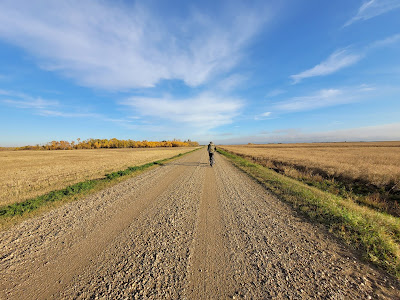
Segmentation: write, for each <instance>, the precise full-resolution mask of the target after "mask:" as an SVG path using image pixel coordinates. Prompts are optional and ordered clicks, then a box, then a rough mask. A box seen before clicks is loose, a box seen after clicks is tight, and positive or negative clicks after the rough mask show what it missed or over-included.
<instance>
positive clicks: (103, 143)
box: [16, 138, 199, 150]
mask: <svg viewBox="0 0 400 300" xmlns="http://www.w3.org/2000/svg"><path fill="white" fill-rule="evenodd" d="M197 146H199V143H198V142H192V141H191V140H187V141H183V142H182V141H181V140H177V139H174V140H172V141H161V142H154V141H146V140H144V141H133V140H118V139H116V138H113V139H87V140H84V141H81V140H80V139H77V141H72V142H69V141H51V142H49V143H47V144H44V145H39V144H37V145H35V146H23V147H18V148H16V149H17V150H73V149H101V148H155V147H197Z"/></svg>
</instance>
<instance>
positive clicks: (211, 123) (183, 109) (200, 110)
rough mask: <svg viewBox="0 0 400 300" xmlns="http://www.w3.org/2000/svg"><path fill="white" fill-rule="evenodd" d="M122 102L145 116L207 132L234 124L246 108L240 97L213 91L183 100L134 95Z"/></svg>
mask: <svg viewBox="0 0 400 300" xmlns="http://www.w3.org/2000/svg"><path fill="white" fill-rule="evenodd" d="M120 104H121V105H125V106H129V107H131V108H132V111H134V112H135V113H136V114H139V115H141V116H143V117H150V118H152V119H153V120H161V121H162V120H164V121H165V120H167V121H170V122H173V123H178V124H179V123H180V124H183V126H186V127H190V128H193V127H195V128H200V129H203V130H205V131H206V130H209V129H212V128H215V127H218V126H221V125H225V124H230V123H232V121H233V119H234V118H235V117H236V116H237V115H238V114H239V111H240V109H241V108H242V107H243V103H242V101H241V100H239V99H229V98H219V97H218V96H215V95H211V94H201V95H199V96H195V97H192V98H187V99H183V100H175V99H171V98H168V97H165V98H143V97H131V98H129V99H126V100H124V101H121V102H120ZM177 129H178V130H179V128H177Z"/></svg>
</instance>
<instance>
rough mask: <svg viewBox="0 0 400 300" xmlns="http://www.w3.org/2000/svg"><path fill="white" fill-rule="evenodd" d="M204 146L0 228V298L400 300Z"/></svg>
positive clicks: (390, 286)
mask: <svg viewBox="0 0 400 300" xmlns="http://www.w3.org/2000/svg"><path fill="white" fill-rule="evenodd" d="M207 158H208V155H207V153H206V151H205V150H200V151H197V152H194V153H192V154H190V155H187V156H184V157H183V158H181V159H179V160H176V161H174V162H172V163H169V164H167V165H166V166H163V167H160V168H155V169H153V170H150V171H148V172H145V173H142V174H141V175H139V176H137V177H134V178H132V179H129V180H127V181H125V182H122V183H120V184H118V185H116V186H114V187H112V188H109V189H106V190H104V191H102V192H99V193H97V194H96V195H92V196H90V197H88V198H86V199H83V200H82V201H78V202H75V203H70V204H68V205H66V206H64V207H61V208H59V209H56V210H54V211H52V212H50V213H48V214H45V215H43V216H41V217H38V218H34V219H32V220H29V221H26V222H24V223H22V224H20V225H18V226H15V227H14V228H12V229H10V230H8V231H5V232H1V233H0V257H1V261H0V298H1V299H196V300H197V299H239V298H246V299H308V298H316V299H369V298H372V299H379V298H383V299H397V298H399V299H400V294H399V285H398V282H397V281H395V280H393V279H392V278H391V277H389V276H387V275H385V274H383V273H381V272H380V271H377V270H375V269H373V268H371V267H369V266H368V265H365V264H363V263H362V262H360V261H359V260H358V259H357V258H356V257H355V256H354V255H353V254H352V253H351V252H349V251H348V249H347V248H346V247H345V246H343V245H341V244H340V243H337V241H335V240H334V239H333V238H332V237H331V236H330V235H329V233H327V232H326V230H325V229H324V228H321V227H319V226H315V225H312V224H310V223H308V222H306V221H305V220H303V219H302V218H301V217H299V216H298V215H297V214H296V213H294V212H293V211H292V210H291V208H290V207H289V206H288V205H286V204H284V203H282V202H281V201H280V200H278V199H277V198H276V197H274V196H272V195H270V194H269V193H268V191H266V190H265V189H264V188H263V187H262V186H260V185H259V184H258V183H256V182H255V181H254V180H252V179H251V178H250V177H248V176H247V175H246V174H244V173H242V172H240V171H239V170H238V169H237V168H235V167H234V166H233V165H232V164H231V163H229V162H228V161H227V160H226V159H225V158H223V157H221V156H219V155H218V156H217V164H216V165H215V166H214V167H213V168H211V167H209V166H208V164H207V160H208V159H207Z"/></svg>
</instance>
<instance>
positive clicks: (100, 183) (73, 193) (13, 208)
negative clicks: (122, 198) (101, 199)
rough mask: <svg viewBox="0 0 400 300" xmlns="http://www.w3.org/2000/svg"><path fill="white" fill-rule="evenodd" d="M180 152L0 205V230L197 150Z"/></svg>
mask: <svg viewBox="0 0 400 300" xmlns="http://www.w3.org/2000/svg"><path fill="white" fill-rule="evenodd" d="M199 149H200V148H198V149H194V150H191V151H189V152H185V153H180V154H178V155H175V156H173V157H170V158H166V159H162V160H158V161H154V162H150V163H146V164H143V165H140V166H133V167H128V168H127V169H125V170H121V171H116V172H112V173H109V174H105V176H104V177H103V178H100V179H92V180H86V181H82V182H78V183H76V184H73V185H70V186H67V187H66V188H64V189H61V190H56V191H52V192H49V193H47V194H44V195H41V196H38V197H35V198H32V199H28V200H26V201H23V202H19V203H14V204H10V205H6V206H2V207H0V230H1V229H5V228H8V227H10V226H11V225H13V224H16V223H19V222H21V221H23V220H25V219H27V218H29V217H32V216H35V215H38V214H40V213H42V212H44V211H48V210H50V209H53V208H54V207H58V206H60V205H62V204H63V203H66V202H71V201H75V200H78V199H80V198H83V197H84V196H87V195H89V194H92V193H95V192H97V191H99V190H102V189H104V188H107V187H110V186H112V185H115V184H116V183H119V182H121V181H123V180H126V179H128V178H131V177H134V176H136V175H138V174H140V173H141V172H143V171H144V170H146V169H149V168H151V167H154V166H157V165H163V164H165V163H167V162H169V161H172V160H175V159H177V158H179V157H181V156H183V155H186V154H189V153H192V152H194V151H197V150H199Z"/></svg>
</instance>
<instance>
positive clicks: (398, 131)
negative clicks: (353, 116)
mask: <svg viewBox="0 0 400 300" xmlns="http://www.w3.org/2000/svg"><path fill="white" fill-rule="evenodd" d="M396 140H400V123H390V124H381V125H375V126H365V127H355V128H348V129H342V130H332V131H319V132H303V131H301V130H298V129H287V130H279V131H271V132H261V133H260V135H252V136H242V137H238V138H231V139H220V140H215V142H216V143H221V144H228V145H229V144H247V143H260V144H265V143H308V142H316V141H318V142H344V141H347V142H350V141H354V142H359V141H396Z"/></svg>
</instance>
